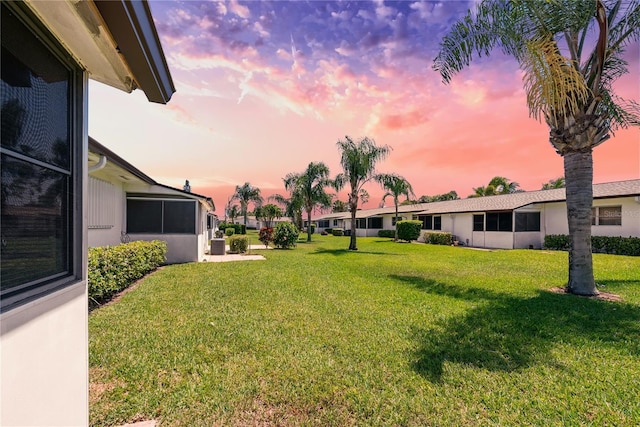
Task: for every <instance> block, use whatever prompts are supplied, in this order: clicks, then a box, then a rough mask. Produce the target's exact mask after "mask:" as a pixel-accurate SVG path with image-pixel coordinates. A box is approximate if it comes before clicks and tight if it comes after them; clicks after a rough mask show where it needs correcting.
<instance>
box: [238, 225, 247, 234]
mask: <svg viewBox="0 0 640 427" xmlns="http://www.w3.org/2000/svg"><path fill="white" fill-rule="evenodd" d="M235 226H236V234H247V227H246V226H245V225H244V224H235Z"/></svg>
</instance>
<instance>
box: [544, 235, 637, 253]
mask: <svg viewBox="0 0 640 427" xmlns="http://www.w3.org/2000/svg"><path fill="white" fill-rule="evenodd" d="M544 247H545V248H546V249H551V250H558V251H566V250H568V249H569V236H568V235H566V234H549V235H547V236H545V237H544ZM591 250H592V251H593V252H598V253H606V254H614V255H630V256H640V238H638V237H622V236H616V237H612V236H591Z"/></svg>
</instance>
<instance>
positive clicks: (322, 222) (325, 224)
mask: <svg viewBox="0 0 640 427" xmlns="http://www.w3.org/2000/svg"><path fill="white" fill-rule="evenodd" d="M318 228H329V220H328V219H323V220H320V221H318Z"/></svg>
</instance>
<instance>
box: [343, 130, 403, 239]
mask: <svg viewBox="0 0 640 427" xmlns="http://www.w3.org/2000/svg"><path fill="white" fill-rule="evenodd" d="M337 145H338V148H340V151H341V157H340V165H341V166H342V169H343V170H344V172H343V173H340V174H339V175H338V176H337V177H336V179H335V181H334V184H335V189H336V190H337V191H340V190H341V189H342V187H344V185H345V184H346V183H347V182H348V183H349V186H350V190H349V197H348V201H347V204H348V205H349V211H350V212H351V239H350V242H349V250H350V251H357V250H358V247H357V246H356V211H357V210H358V201H359V199H360V197H361V195H362V191H364V189H363V188H362V187H363V186H364V185H365V184H366V183H367V182H369V181H370V180H372V179H374V178H375V177H376V176H377V175H376V172H375V167H376V163H378V162H379V161H380V160H383V159H384V158H386V157H387V156H388V155H389V152H390V151H391V147H389V146H388V145H383V146H377V145H376V143H375V141H374V140H373V139H371V138H368V137H366V136H365V137H364V138H362V139H360V140H359V141H354V140H353V139H351V138H350V137H349V136H345V139H344V141H338V142H337Z"/></svg>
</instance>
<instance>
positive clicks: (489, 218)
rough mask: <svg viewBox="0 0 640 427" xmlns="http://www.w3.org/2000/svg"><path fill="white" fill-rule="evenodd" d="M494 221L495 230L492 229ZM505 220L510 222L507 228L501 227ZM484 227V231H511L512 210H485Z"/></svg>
mask: <svg viewBox="0 0 640 427" xmlns="http://www.w3.org/2000/svg"><path fill="white" fill-rule="evenodd" d="M494 217H495V218H494ZM507 219H508V221H507ZM494 221H495V227H496V228H495V230H494V229H493V225H494ZM505 222H508V223H509V224H510V228H509V229H507V228H506V227H503V225H504V224H505ZM484 229H485V231H492V232H496V233H513V211H496V212H486V213H485V227H484Z"/></svg>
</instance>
